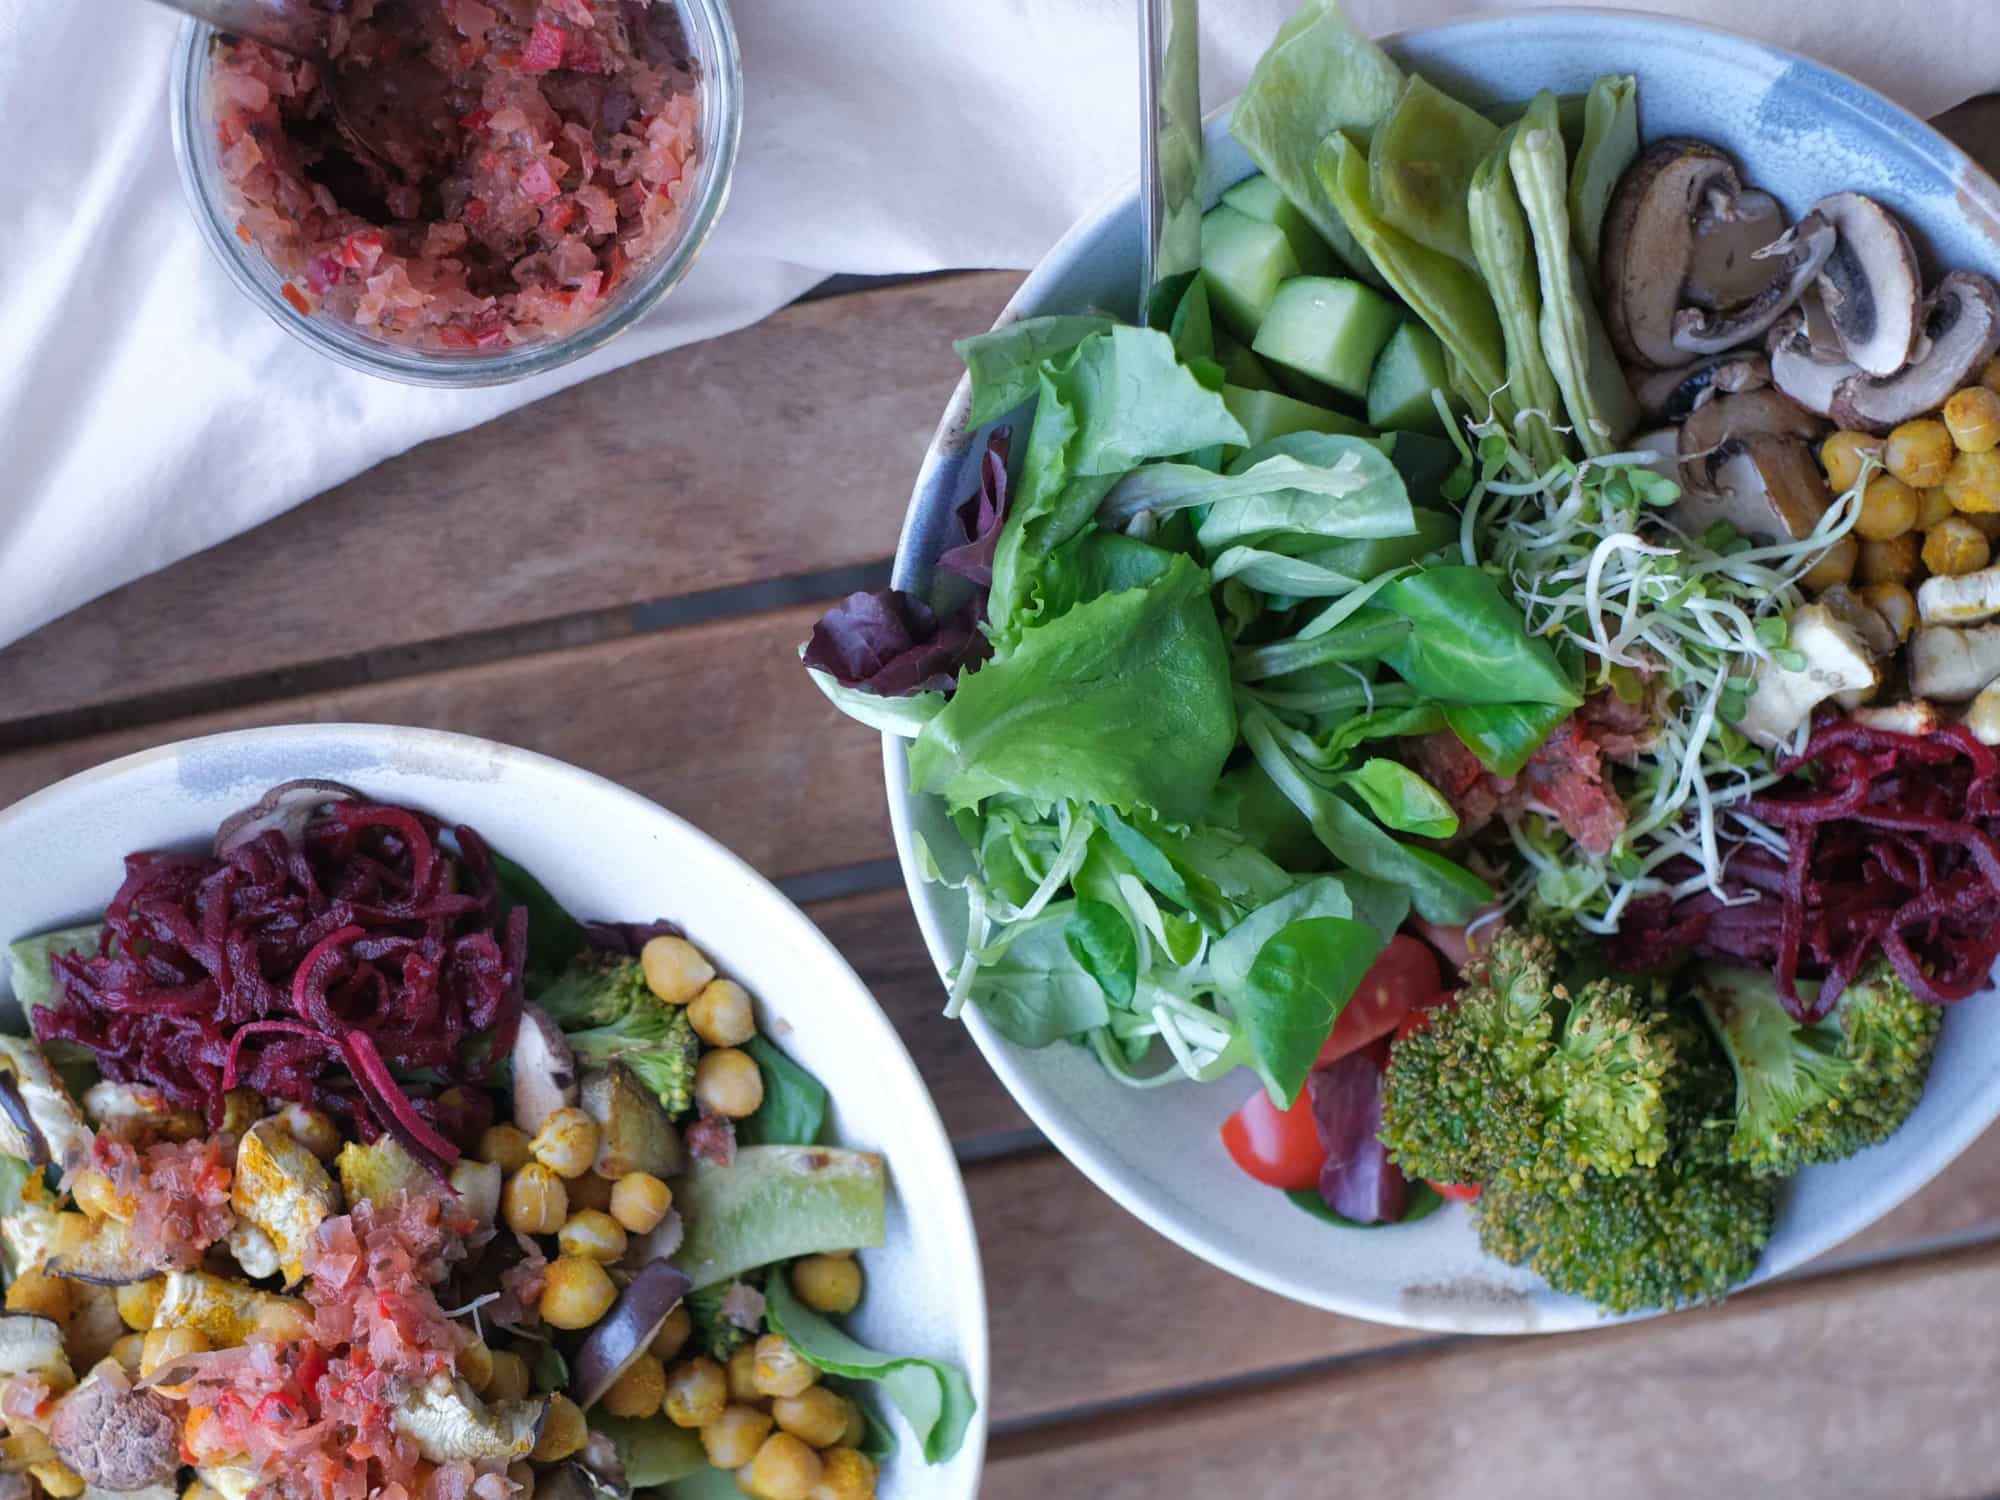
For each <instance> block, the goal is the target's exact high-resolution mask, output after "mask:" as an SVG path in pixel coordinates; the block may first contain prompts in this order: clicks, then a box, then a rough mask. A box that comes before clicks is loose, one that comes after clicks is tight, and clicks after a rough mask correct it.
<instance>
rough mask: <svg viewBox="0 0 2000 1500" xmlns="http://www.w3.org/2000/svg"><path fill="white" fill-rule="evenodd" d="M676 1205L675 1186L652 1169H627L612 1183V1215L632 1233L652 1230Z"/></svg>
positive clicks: (645, 1232) (644, 1232) (656, 1227)
mask: <svg viewBox="0 0 2000 1500" xmlns="http://www.w3.org/2000/svg"><path fill="white" fill-rule="evenodd" d="M673 1206H674V1192H673V1189H672V1188H670V1187H668V1186H667V1185H666V1184H665V1183H664V1182H662V1181H660V1179H659V1178H657V1177H655V1176H654V1175H653V1174H652V1173H651V1172H627V1173H626V1174H625V1175H624V1176H623V1177H621V1178H619V1179H618V1180H617V1181H616V1182H614V1183H613V1184H612V1185H611V1217H612V1218H614V1219H616V1220H617V1221H618V1222H619V1223H620V1224H621V1225H623V1226H624V1227H625V1228H626V1229H627V1230H629V1231H630V1232H631V1233H633V1234H651V1233H652V1232H653V1231H654V1230H655V1229H658V1228H659V1227H660V1221H661V1220H662V1219H664V1218H665V1217H666V1216H667V1210H668V1209H670V1208H672V1207H673Z"/></svg>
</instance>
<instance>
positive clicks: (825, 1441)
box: [771, 1385, 847, 1448]
mask: <svg viewBox="0 0 2000 1500" xmlns="http://www.w3.org/2000/svg"><path fill="white" fill-rule="evenodd" d="M771 1415H772V1416H774V1417H776V1418H777V1419H778V1426H779V1427H780V1428H781V1429H782V1430H783V1431H785V1432H789V1433H790V1434H791V1435H792V1436H793V1437H795V1438H797V1439H798V1440H799V1441H800V1442H802V1443H809V1444H811V1445H812V1446H813V1447H815V1448H831V1447H832V1446H833V1445H834V1444H835V1443H837V1442H839V1441H840V1440H841V1438H842V1437H843V1436H845V1435H846V1432H847V1403H846V1402H845V1401H844V1400H842V1399H841V1397H840V1396H839V1395H837V1394H836V1393H834V1392H833V1391H830V1390H828V1389H827V1388H826V1387H825V1386H823V1385H815V1386H808V1387H807V1388H806V1389H805V1390H803V1391H800V1392H799V1393H798V1395H796V1396H781V1397H779V1398H778V1399H777V1400H776V1401H773V1402H772V1403H771Z"/></svg>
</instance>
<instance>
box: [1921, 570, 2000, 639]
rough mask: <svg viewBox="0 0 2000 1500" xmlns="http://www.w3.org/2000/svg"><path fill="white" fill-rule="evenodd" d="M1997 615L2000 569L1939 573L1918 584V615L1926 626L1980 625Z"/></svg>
mask: <svg viewBox="0 0 2000 1500" xmlns="http://www.w3.org/2000/svg"><path fill="white" fill-rule="evenodd" d="M1995 615H2000V568H1981V569H1979V570H1978V571H1977V572H1976V573H1960V574H1958V575H1957V576H1955V577H1946V576H1945V575H1943V574H1939V575H1938V576H1936V577H1935V578H1926V579H1925V580H1924V581H1923V582H1922V583H1921V584H1919V585H1918V586H1917V618H1918V619H1920V620H1922V621H1923V622H1924V623H1925V624H1926V625H1978V624H1981V623H1983V622H1985V621H1987V620H1990V619H1992V618H1993V617H1994V616H1995Z"/></svg>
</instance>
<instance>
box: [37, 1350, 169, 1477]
mask: <svg viewBox="0 0 2000 1500" xmlns="http://www.w3.org/2000/svg"><path fill="white" fill-rule="evenodd" d="M49 1441H50V1442H51V1443H53V1444H54V1445H55V1450H56V1453H57V1455H58V1456H59V1457H60V1458H61V1459H62V1461H63V1463H64V1464H66V1465H67V1466H68V1467H69V1468H70V1470H71V1471H72V1472H74V1473H75V1474H76V1475H77V1476H78V1477H79V1478H81V1479H82V1480H83V1481H84V1482H85V1483H86V1484H91V1485H95V1486H96V1487H97V1488H99V1489H104V1490H113V1491H116V1492H118V1493H121V1494H122V1493H127V1492H130V1491H132V1490H142V1489H145V1488H147V1487H148V1486H149V1485H155V1484H165V1483H167V1482H168V1481H169V1480H171V1479H172V1478H173V1477H174V1475H175V1474H176V1473H178V1472H179V1470H180V1466H181V1424H180V1418H179V1415H178V1414H177V1413H176V1411H175V1410H174V1408H173V1406H172V1405H170V1404H169V1403H168V1401H167V1399H166V1398H165V1397H164V1396H162V1395H160V1394H159V1393H158V1392H157V1391H152V1390H147V1389H144V1388H143V1387H138V1386H134V1385H133V1384H132V1382H131V1379H130V1377H128V1376H127V1375H126V1373H125V1371H124V1369H123V1368H122V1367H121V1366H120V1365H119V1364H118V1362H117V1361H116V1360H106V1361H105V1362H104V1363H103V1364H101V1365H99V1366H98V1367H97V1368H96V1369H95V1370H93V1371H91V1373H90V1377H89V1378H88V1379H87V1380H85V1381H84V1382H83V1384H82V1385H80V1386H78V1387H77V1388H76V1389H75V1390H73V1391H71V1392H70V1393H69V1394H68V1395H67V1396H64V1397H63V1398H62V1400H61V1401H59V1402H57V1403H56V1409H55V1415H54V1417H53V1418H51V1420H50V1422H49Z"/></svg>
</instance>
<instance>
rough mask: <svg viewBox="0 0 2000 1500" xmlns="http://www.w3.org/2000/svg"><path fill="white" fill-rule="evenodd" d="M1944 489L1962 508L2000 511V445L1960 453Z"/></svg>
mask: <svg viewBox="0 0 2000 1500" xmlns="http://www.w3.org/2000/svg"><path fill="white" fill-rule="evenodd" d="M1944 492H1945V493H1946V494H1947V495H1949V496H1951V503H1952V504H1953V505H1955V506H1957V507H1958V508H1959V509H1960V510H1963V511H1970V512H1977V513H1982V514H1990V513H1991V512H1993V511H2000V449H1991V448H1989V449H1988V450H1987V451H1986V452H1984V453H1961V454H1959V455H1958V457H1957V458H1955V459H1953V460H1952V465H1951V473H1950V474H1948V475H1946V476H1945V481H1944Z"/></svg>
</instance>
